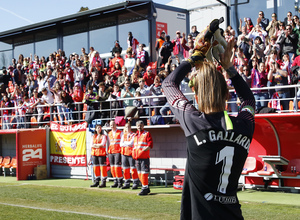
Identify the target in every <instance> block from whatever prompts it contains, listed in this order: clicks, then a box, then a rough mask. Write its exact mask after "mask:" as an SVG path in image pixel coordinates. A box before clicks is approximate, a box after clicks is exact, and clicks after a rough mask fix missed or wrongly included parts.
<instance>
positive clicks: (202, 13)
mask: <svg viewBox="0 0 300 220" xmlns="http://www.w3.org/2000/svg"><path fill="white" fill-rule="evenodd" d="M167 5H169V6H174V7H179V8H184V9H187V10H192V11H190V27H192V26H193V25H196V26H197V29H198V31H199V32H201V31H202V30H203V29H204V28H205V27H206V26H207V25H208V24H209V23H210V22H211V21H212V20H213V19H215V18H220V17H224V19H225V21H224V22H223V23H222V24H221V25H220V27H221V28H223V29H225V28H226V8H225V6H223V5H221V4H220V3H219V2H217V1H216V0H173V1H170V2H169V3H168V4H167Z"/></svg>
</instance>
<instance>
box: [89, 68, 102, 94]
mask: <svg viewBox="0 0 300 220" xmlns="http://www.w3.org/2000/svg"><path fill="white" fill-rule="evenodd" d="M100 82H101V81H100V80H98V73H97V72H96V71H93V72H92V79H90V80H89V81H88V82H87V84H86V89H88V88H89V87H90V86H92V88H93V91H94V92H95V93H96V94H97V93H98V90H99V83H100Z"/></svg>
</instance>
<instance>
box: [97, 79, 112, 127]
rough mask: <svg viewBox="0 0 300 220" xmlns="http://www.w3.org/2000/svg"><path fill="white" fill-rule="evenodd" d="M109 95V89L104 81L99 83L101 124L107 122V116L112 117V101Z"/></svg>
mask: <svg viewBox="0 0 300 220" xmlns="http://www.w3.org/2000/svg"><path fill="white" fill-rule="evenodd" d="M109 96H110V92H109V89H107V88H106V87H105V84H104V83H103V82H101V83H99V91H98V98H97V100H99V101H100V118H101V119H102V120H101V125H104V124H105V123H106V122H107V120H106V118H109V117H110V112H109V109H110V102H109V101H108V98H109ZM98 106H99V104H98Z"/></svg>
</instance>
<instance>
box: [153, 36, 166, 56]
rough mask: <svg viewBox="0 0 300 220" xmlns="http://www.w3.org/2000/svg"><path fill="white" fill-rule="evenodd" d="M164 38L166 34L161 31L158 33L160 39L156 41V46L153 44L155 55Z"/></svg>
mask: <svg viewBox="0 0 300 220" xmlns="http://www.w3.org/2000/svg"><path fill="white" fill-rule="evenodd" d="M165 37H166V32H164V31H162V32H161V33H160V37H159V38H158V39H157V41H156V44H155V50H156V52H157V53H158V52H159V50H160V48H161V46H162V45H163V43H164V42H165Z"/></svg>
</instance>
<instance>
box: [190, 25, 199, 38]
mask: <svg viewBox="0 0 300 220" xmlns="http://www.w3.org/2000/svg"><path fill="white" fill-rule="evenodd" d="M190 34H191V35H192V38H193V40H195V38H196V37H197V35H198V34H199V31H197V26H196V25H193V26H192V31H191V33H190Z"/></svg>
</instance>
